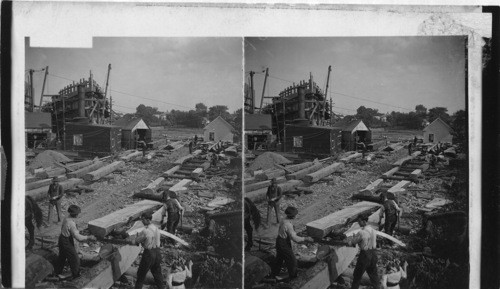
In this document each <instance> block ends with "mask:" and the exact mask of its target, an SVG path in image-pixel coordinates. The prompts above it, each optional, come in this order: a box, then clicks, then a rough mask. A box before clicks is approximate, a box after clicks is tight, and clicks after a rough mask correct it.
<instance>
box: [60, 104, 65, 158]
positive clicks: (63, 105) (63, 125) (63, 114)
mask: <svg viewBox="0 0 500 289" xmlns="http://www.w3.org/2000/svg"><path fill="white" fill-rule="evenodd" d="M61 97H62V129H63V131H62V139H63V140H62V145H63V150H66V114H65V111H66V104H65V102H64V94H62V95H61Z"/></svg>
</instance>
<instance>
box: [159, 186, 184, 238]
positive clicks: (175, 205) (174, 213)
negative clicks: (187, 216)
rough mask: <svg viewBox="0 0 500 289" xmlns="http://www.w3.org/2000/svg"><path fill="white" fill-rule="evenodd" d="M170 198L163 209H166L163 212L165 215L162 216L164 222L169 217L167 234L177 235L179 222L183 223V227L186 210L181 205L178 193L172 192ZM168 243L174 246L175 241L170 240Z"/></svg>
mask: <svg viewBox="0 0 500 289" xmlns="http://www.w3.org/2000/svg"><path fill="white" fill-rule="evenodd" d="M169 195H170V198H168V199H167V200H165V201H164V202H165V204H164V205H163V207H164V208H165V209H164V210H163V215H162V220H163V218H164V217H165V215H167V224H166V227H167V232H169V233H172V234H174V235H175V230H176V229H177V226H178V225H179V221H180V222H181V225H182V218H183V216H184V208H183V207H182V206H181V204H180V203H179V200H178V199H177V193H176V192H172V191H171V192H170V193H169ZM168 242H170V243H171V244H174V243H175V241H174V240H171V239H169V240H168Z"/></svg>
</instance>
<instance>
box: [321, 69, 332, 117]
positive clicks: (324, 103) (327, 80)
mask: <svg viewBox="0 0 500 289" xmlns="http://www.w3.org/2000/svg"><path fill="white" fill-rule="evenodd" d="M331 71H332V66H331V65H329V66H328V76H327V77H326V89H325V99H324V100H323V121H324V120H325V110H326V98H327V97H328V83H329V82H330V72H331ZM330 99H331V98H330Z"/></svg>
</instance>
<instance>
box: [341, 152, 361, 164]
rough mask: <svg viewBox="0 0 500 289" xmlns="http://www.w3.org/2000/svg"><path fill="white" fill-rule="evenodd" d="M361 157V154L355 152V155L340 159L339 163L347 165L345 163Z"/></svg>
mask: <svg viewBox="0 0 500 289" xmlns="http://www.w3.org/2000/svg"><path fill="white" fill-rule="evenodd" d="M362 156H363V154H362V153H357V152H355V153H353V154H351V155H349V156H347V157H345V158H341V159H340V161H341V162H345V163H347V162H349V161H350V160H354V159H357V158H360V157H362Z"/></svg>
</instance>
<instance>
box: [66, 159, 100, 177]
mask: <svg viewBox="0 0 500 289" xmlns="http://www.w3.org/2000/svg"><path fill="white" fill-rule="evenodd" d="M104 165H105V163H104V162H102V161H96V162H95V163H93V164H91V165H89V166H86V167H83V168H81V169H78V170H76V171H73V172H70V173H68V174H67V176H68V178H82V177H83V176H84V175H85V174H87V173H90V172H92V171H95V170H98V169H100V168H102V167H104Z"/></svg>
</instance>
